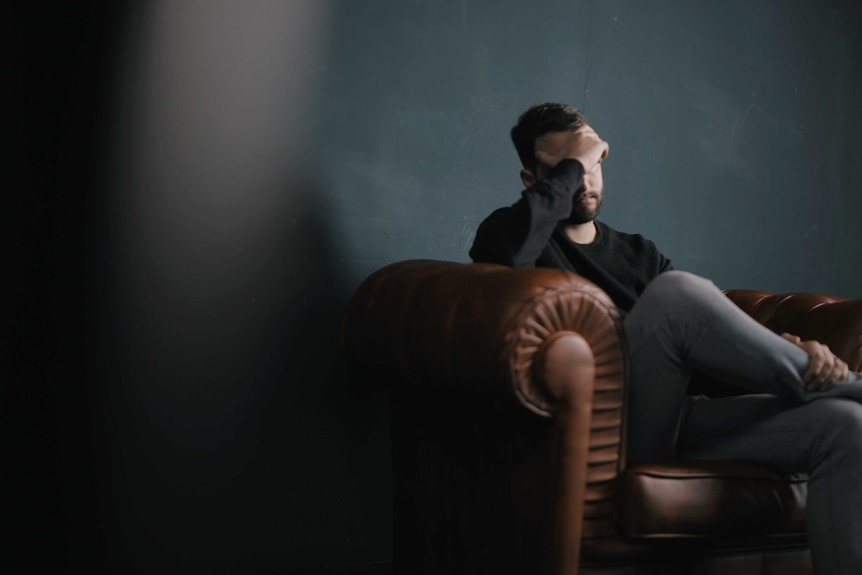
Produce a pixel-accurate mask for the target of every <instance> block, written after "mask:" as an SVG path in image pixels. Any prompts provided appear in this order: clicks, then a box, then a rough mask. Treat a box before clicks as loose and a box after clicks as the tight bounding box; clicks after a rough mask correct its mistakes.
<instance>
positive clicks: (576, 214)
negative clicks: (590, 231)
mask: <svg viewBox="0 0 862 575" xmlns="http://www.w3.org/2000/svg"><path fill="white" fill-rule="evenodd" d="M585 193H587V192H579V193H578V194H577V195H576V196H575V197H574V199H573V200H572V213H571V214H569V220H568V221H569V223H570V224H575V225H578V224H585V223H587V222H591V221H593V220H594V219H596V218H597V217H598V216H599V212H601V211H602V202H603V201H604V199H605V195H604V193H603V192H598V194H597V195H594V197H595V198H596V204H595V206H588V205H584V204H582V203H581V197H582V196H583V194H585ZM590 193H592V192H590Z"/></svg>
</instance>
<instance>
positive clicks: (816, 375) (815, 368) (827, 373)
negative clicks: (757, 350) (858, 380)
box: [781, 333, 850, 392]
mask: <svg viewBox="0 0 862 575" xmlns="http://www.w3.org/2000/svg"><path fill="white" fill-rule="evenodd" d="M781 337H783V338H784V339H786V340H787V341H789V342H790V343H793V344H794V345H796V346H797V347H799V348H800V349H802V350H804V351H805V352H806V353H807V354H808V357H810V358H811V361H810V363H809V364H808V370H807V371H806V372H805V375H804V376H803V378H802V379H803V380H804V381H805V387H806V389H807V390H808V391H812V392H815V391H828V390H830V389H832V386H833V385H835V384H838V383H841V382H842V381H844V380H845V379H847V376H848V375H849V373H850V372H849V368H848V367H847V364H846V363H844V362H843V361H841V359H840V358H838V357H837V356H836V355H835V354H834V353H832V350H830V349H829V346H827V345H824V344H822V343H820V342H818V341H813V340H812V341H802V339H801V338H800V337H799V336H798V335H792V334H789V333H782V334H781Z"/></svg>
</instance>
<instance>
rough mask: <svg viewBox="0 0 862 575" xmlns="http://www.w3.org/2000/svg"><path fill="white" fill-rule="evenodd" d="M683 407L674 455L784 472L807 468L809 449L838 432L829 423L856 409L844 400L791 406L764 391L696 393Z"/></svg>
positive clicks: (806, 469)
mask: <svg viewBox="0 0 862 575" xmlns="http://www.w3.org/2000/svg"><path fill="white" fill-rule="evenodd" d="M687 407H688V408H687V410H686V411H687V413H686V414H685V416H684V420H683V422H682V425H681V428H680V434H679V456H680V458H682V459H725V460H738V461H748V462H752V463H761V464H764V465H766V466H769V467H771V468H774V469H776V470H781V471H788V472H807V471H808V470H809V468H810V465H811V461H812V457H816V456H817V454H816V453H815V451H816V450H817V449H818V448H819V447H820V446H822V445H823V444H824V441H825V440H826V439H827V438H829V437H832V436H834V435H835V434H836V433H840V431H839V430H836V429H835V427H836V426H837V425H839V424H840V422H841V421H842V420H843V419H842V417H841V416H842V415H843V413H844V412H846V411H848V410H851V411H852V410H856V411H858V405H855V402H851V401H850V400H846V399H830V398H824V399H820V400H816V401H811V402H809V403H804V404H794V403H791V402H789V401H788V400H785V399H780V398H778V397H776V396H774V395H765V394H761V395H742V396H737V397H725V398H716V399H709V398H705V397H698V398H692V399H691V401H690V403H689V405H688V406H687ZM844 419H846V418H844ZM848 439H850V440H851V441H852V440H853V439H851V438H848ZM855 440H856V441H859V440H860V438H855ZM827 443H828V442H827Z"/></svg>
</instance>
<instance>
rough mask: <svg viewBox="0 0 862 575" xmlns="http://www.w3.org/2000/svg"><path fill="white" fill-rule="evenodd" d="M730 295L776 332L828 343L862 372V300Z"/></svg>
mask: <svg viewBox="0 0 862 575" xmlns="http://www.w3.org/2000/svg"><path fill="white" fill-rule="evenodd" d="M726 293H727V296H728V297H729V298H730V299H731V300H732V301H733V302H734V303H736V305H738V306H739V307H740V308H742V309H743V310H744V311H745V312H747V313H748V314H749V315H751V316H752V317H754V319H756V320H757V321H759V322H760V323H762V324H763V325H765V326H766V327H768V328H769V329H771V330H772V331H774V332H776V333H783V332H787V333H792V334H795V335H798V336H799V337H801V338H802V339H804V340H809V339H812V340H817V341H819V342H821V343H825V344H826V345H828V346H829V348H830V349H831V350H832V352H833V353H834V354H835V355H837V356H838V357H840V358H841V359H843V360H844V361H846V362H847V365H849V366H850V369H852V370H853V371H860V370H862V300H848V299H844V298H839V297H834V296H829V295H823V294H815V293H788V294H773V293H769V292H764V291H757V290H728V291H727V292H726Z"/></svg>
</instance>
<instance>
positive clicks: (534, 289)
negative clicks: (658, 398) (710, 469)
mask: <svg viewBox="0 0 862 575" xmlns="http://www.w3.org/2000/svg"><path fill="white" fill-rule="evenodd" d="M340 340H341V347H342V351H343V353H344V356H345V358H346V361H347V364H348V374H351V375H352V376H354V378H355V379H357V380H358V381H356V382H354V384H360V385H365V386H367V385H372V386H375V385H376V386H382V387H385V388H388V389H387V391H388V392H389V393H390V394H391V395H392V396H393V397H394V398H398V400H397V401H396V402H395V404H394V405H401V406H403V405H407V406H408V409H394V408H393V418H398V417H400V418H401V419H398V421H401V422H402V423H403V422H404V419H403V418H408V419H410V418H412V417H414V414H415V413H416V412H415V411H413V406H414V405H416V404H415V403H412V402H414V401H415V402H418V403H421V404H423V405H425V406H426V408H427V405H429V404H430V405H433V406H435V408H436V409H435V410H434V411H432V413H433V414H434V416H433V418H434V423H435V425H437V424H440V425H442V426H443V427H444V428H450V423H452V422H453V420H450V419H448V418H453V417H454V420H458V421H464V420H463V419H462V418H463V417H464V416H465V415H466V417H467V419H468V420H470V421H471V422H470V423H469V424H467V425H468V427H471V428H472V426H473V425H479V426H481V425H485V424H487V425H489V426H490V428H489V429H488V430H487V433H488V436H490V437H491V438H493V439H490V440H489V441H488V442H487V443H486V442H484V440H482V441H480V442H479V443H478V444H474V443H471V444H470V445H472V446H473V447H467V448H463V447H458V446H457V445H450V447H451V448H452V450H453V451H459V450H460V451H462V453H461V456H463V458H462V459H460V460H459V459H458V457H459V456H458V455H457V454H455V455H452V454H447V455H444V456H442V458H441V459H433V458H432V459H428V460H426V459H422V461H423V463H421V464H420V463H418V462H417V461H416V460H413V459H411V457H412V456H411V455H408V456H407V459H405V460H398V455H399V453H404V452H403V451H402V450H400V449H398V448H394V449H393V457H394V458H395V459H396V461H395V463H394V465H393V468H394V469H395V471H394V473H395V491H396V505H395V510H396V563H398V564H400V565H401V568H402V569H405V572H407V571H411V570H414V571H417V572H419V571H422V570H421V569H419V568H418V567H417V566H418V565H427V564H428V561H434V562H437V561H439V562H440V563H441V564H442V565H449V564H450V563H451V565H460V566H461V567H460V568H461V569H463V565H464V563H463V562H464V561H465V560H466V559H465V557H463V556H461V555H458V554H457V553H456V552H454V551H452V552H451V553H450V551H451V550H452V549H458V550H464V549H474V550H483V549H487V550H491V551H490V552H489V554H488V555H483V556H481V560H480V563H481V564H482V565H483V569H485V570H486V571H488V572H490V571H494V572H511V571H512V569H513V568H514V566H515V565H519V563H518V562H519V561H532V562H533V563H531V565H532V567H527V566H525V567H524V569H523V572H531V571H532V569H533V567H535V566H536V565H541V564H546V567H547V569H539V570H538V571H532V572H539V571H544V572H549V573H556V574H567V575H570V574H573V573H577V570H578V565H579V560H578V556H579V552H580V547H581V540H582V539H583V538H594V537H606V536H609V535H611V534H612V533H613V532H614V527H615V516H616V512H617V505H618V501H617V490H616V483H617V482H616V481H615V479H616V478H617V477H618V475H619V474H620V473H621V471H622V469H623V468H624V467H625V447H624V445H625V441H624V437H625V395H626V378H627V373H628V359H627V350H626V346H625V337H624V332H623V327H622V323H621V321H620V317H619V312H618V310H617V308H616V306H615V305H614V303H613V302H612V301H611V299H610V298H609V297H608V296H607V294H605V292H604V291H602V290H601V289H600V288H598V287H597V286H596V285H595V284H593V283H591V282H589V281H587V280H586V279H584V278H581V277H579V276H577V275H575V274H572V273H569V272H565V271H562V270H554V269H512V268H508V267H504V266H498V265H491V264H462V263H454V262H443V261H432V260H408V261H402V262H398V263H395V264H391V265H389V266H386V267H384V268H382V269H380V270H378V271H377V272H375V273H373V274H372V275H371V276H369V277H368V278H367V279H366V280H365V281H364V282H363V283H362V284H361V285H360V286H359V287H358V288H357V289H356V291H355V292H354V295H353V297H352V298H351V300H350V301H349V303H348V305H347V307H346V309H345V312H344V316H343V321H342V326H341V332H340ZM357 374H359V376H358V377H356V375H357ZM393 386H394V387H395V388H393ZM405 397H407V398H409V399H408V400H407V401H406V402H405V401H403V400H404V398H405ZM509 407H514V408H515V410H514V413H513V412H512V411H511V410H510V409H508V408H509ZM432 409H434V408H432ZM518 412H520V413H526V414H527V415H528V416H530V417H529V418H528V419H530V420H537V421H541V420H545V421H544V422H543V423H547V425H541V426H538V427H541V428H542V429H544V430H547V431H548V433H549V435H548V436H545V437H544V439H542V440H539V444H541V445H543V446H544V447H540V446H539V444H535V445H533V443H532V442H535V441H536V436H535V435H534V434H533V431H530V430H531V429H532V430H535V429H536V428H537V426H534V425H532V424H531V425H527V424H526V419H525V418H521V417H519V416H518V415H516V413H518ZM494 413H496V414H503V415H502V417H503V419H502V420H500V419H494V416H493V415H491V414H494ZM399 414H400V415H399ZM471 416H472V417H471ZM394 420H395V419H394ZM424 425H425V422H423V423H420V424H419V427H420V428H423V429H424ZM409 426H410V425H409V424H408V427H409ZM500 426H502V427H500ZM398 429H399V431H400V432H403V431H404V428H403V427H401V426H400V424H399V428H398ZM522 431H523V434H522ZM400 432H396V431H393V441H396V442H397V441H399V439H403V437H404V436H405V435H406V436H407V437H408V439H407V442H408V443H409V442H411V441H413V439H411V437H412V436H411V433H410V432H407V433H406V434H405V433H400ZM424 433H426V432H425V431H423V432H421V434H424ZM430 433H432V434H433V433H435V431H431V432H430ZM488 436H486V437H488ZM503 437H505V438H509V439H505V438H503ZM512 437H519V438H524V439H526V438H532V439H526V441H528V442H530V445H533V447H535V449H536V450H537V451H533V452H531V453H532V454H531V455H527V456H526V459H520V457H521V456H522V455H523V453H522V451H521V449H520V448H518V447H516V448H515V449H514V450H513V449H512V445H510V444H508V443H506V445H505V446H503V445H500V444H497V445H491V443H493V442H494V441H497V442H499V441H502V442H504V443H505V442H507V441H509V440H510V439H511V438H512ZM517 441H521V440H516V442H517ZM437 443H438V441H437V440H436V439H432V440H431V441H430V444H427V445H425V447H419V448H418V451H415V452H414V453H419V455H418V456H417V457H420V458H425V457H430V456H428V454H429V453H435V452H436V451H435V450H436V449H437ZM429 445H430V447H429ZM411 446H412V444H411ZM409 449H410V450H413V449H414V447H410V448H409ZM465 449H466V451H464V450H465ZM473 449H476V450H479V451H473ZM547 450H549V451H547ZM489 452H490V453H501V452H502V453H509V454H510V455H511V454H512V453H522V455H518V456H513V457H514V459H511V458H509V457H508V456H505V457H503V459H505V460H506V461H507V463H505V464H499V463H488V464H487V466H486V467H485V468H484V469H485V472H484V473H478V474H470V473H464V472H462V471H460V470H459V471H457V472H453V473H454V474H455V475H457V476H458V478H459V479H458V481H457V482H454V483H449V482H446V481H435V480H433V478H432V479H429V478H428V477H427V476H428V473H427V470H429V469H442V468H448V467H447V466H449V465H451V463H452V461H456V460H457V461H462V464H463V465H465V466H468V467H471V468H475V467H476V466H478V467H482V466H483V465H485V463H483V461H484V459H485V456H484V455H480V454H481V453H489ZM548 455H551V457H550V458H547V456H548ZM534 458H535V459H534ZM492 459H493V457H492ZM429 461H430V462H429ZM464 461H466V462H468V463H463V462H464ZM530 461H532V463H529V462H530ZM534 464H537V465H538V467H536V468H534V467H532V465H534ZM547 464H550V468H549V469H546V465H547ZM420 468H422V469H425V470H426V472H423V473H418V472H417V471H416V470H417V469H420ZM503 469H505V470H506V471H503ZM474 471H475V470H474ZM546 473H547V475H546ZM501 474H502V475H505V477H506V479H500V480H499V481H501V482H502V483H500V482H498V481H497V480H496V479H491V478H495V477H499V476H501ZM476 477H484V478H485V480H487V481H488V482H490V483H489V484H492V485H496V487H489V486H488V485H489V484H486V483H482V481H485V480H479V479H476ZM470 478H472V479H470ZM468 481H478V483H475V484H470V487H469V489H467V492H469V494H470V495H469V497H468V496H466V495H464V494H463V493H462V494H461V495H460V496H459V495H458V493H460V492H459V491H458V489H459V488H460V487H459V486H462V487H463V486H464V485H466V483H465V482H468ZM503 484H505V485H506V486H507V487H505V488H502V487H500V485H503ZM539 485H547V486H548V487H549V491H545V490H543V489H541V488H539V487H538V486H539ZM447 486H449V487H452V488H453V489H454V490H455V491H454V492H453V493H450V492H445V493H442V492H441V490H443V491H445V489H447V488H448V487H447ZM529 486H532V487H529ZM495 489H502V492H503V493H505V498H504V499H502V500H495V501H494V503H493V504H491V503H489V504H488V505H485V506H483V504H482V503H481V501H484V500H482V499H481V497H482V494H487V493H495V492H496V491H495ZM476 497H479V503H477V500H476ZM417 502H420V503H417ZM428 502H430V503H428ZM489 510H494V511H489ZM495 514H496V515H495ZM450 515H458V516H459V517H461V519H460V520H458V521H455V522H452V521H451V520H449V519H446V518H448V517H450ZM542 516H548V518H549V519H550V521H549V523H550V524H549V525H547V524H544V523H542V522H538V523H536V522H535V518H536V517H542ZM418 517H421V518H422V519H421V520H420V519H417V518H418ZM515 517H520V518H521V520H517V521H515V520H514V518H515ZM478 518H483V519H478ZM474 521H476V522H478V523H477V524H478V525H481V528H475V529H464V530H461V531H459V530H458V529H459V528H458V526H461V525H471V524H474V523H473V522H474ZM424 525H430V526H431V527H430V528H426V527H423V526H424ZM530 525H533V526H532V527H530ZM546 529H547V530H548V531H547V533H546V532H545V530H546ZM542 534H544V535H542ZM399 537H400V539H399ZM441 538H442V539H441ZM537 538H538V539H537ZM429 540H433V541H435V543H434V544H426V543H423V542H427V541H429ZM540 540H541V541H544V543H540V542H539V541H540ZM446 541H449V542H450V543H448V544H447V543H446ZM527 541H532V542H533V543H526V542H527ZM527 548H529V549H530V550H531V551H530V552H526V551H525V549H527ZM399 549H401V550H402V551H399ZM429 549H431V550H430V551H429ZM445 550H449V551H445ZM477 553H479V551H477ZM444 557H445V558H446V559H443V558H444ZM536 562H538V563H536ZM435 564H436V563H435ZM492 565H494V566H496V567H495V569H490V567H489V566H492ZM455 571H458V570H457V569H456V570H455ZM441 572H447V571H446V570H445V569H443V570H442V571H441ZM458 572H460V571H458Z"/></svg>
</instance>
